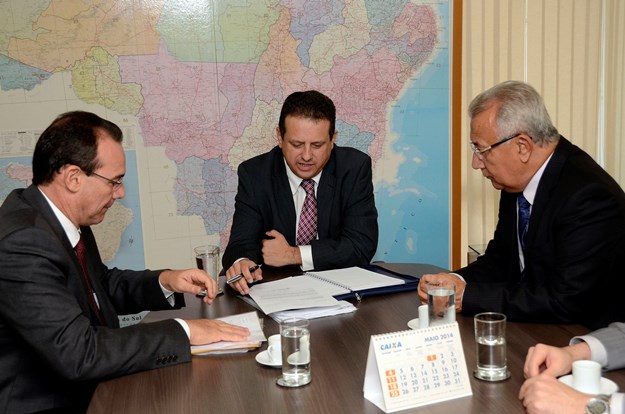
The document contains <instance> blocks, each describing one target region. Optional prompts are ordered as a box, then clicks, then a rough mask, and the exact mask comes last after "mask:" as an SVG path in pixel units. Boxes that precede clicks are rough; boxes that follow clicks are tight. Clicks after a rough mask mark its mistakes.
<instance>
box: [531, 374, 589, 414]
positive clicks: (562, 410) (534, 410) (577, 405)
mask: <svg viewBox="0 0 625 414" xmlns="http://www.w3.org/2000/svg"><path fill="white" fill-rule="evenodd" d="M590 398H591V395H588V394H583V393H581V392H578V391H575V390H574V389H573V388H571V387H569V386H568V385H565V384H563V383H562V382H560V381H558V380H557V379H556V378H554V377H552V376H550V375H547V374H545V373H543V374H540V375H538V376H535V377H532V378H530V379H527V380H526V381H525V382H524V383H523V385H522V386H521V390H520V391H519V399H520V400H521V402H522V403H523V406H524V407H525V410H526V411H527V412H528V413H529V414H578V413H583V412H584V408H585V407H586V403H587V402H588V400H589V399H590Z"/></svg>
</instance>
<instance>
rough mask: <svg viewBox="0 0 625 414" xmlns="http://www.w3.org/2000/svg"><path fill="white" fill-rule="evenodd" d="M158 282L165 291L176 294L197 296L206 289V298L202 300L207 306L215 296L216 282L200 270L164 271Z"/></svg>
mask: <svg viewBox="0 0 625 414" xmlns="http://www.w3.org/2000/svg"><path fill="white" fill-rule="evenodd" d="M158 280H159V282H160V283H161V285H163V287H164V288H165V289H167V290H170V291H172V292H177V293H193V294H194V295H197V294H199V293H200V292H201V291H202V290H203V289H206V296H205V297H204V298H203V299H202V300H203V301H204V302H205V303H208V304H209V305H210V304H211V303H213V299H215V296H217V282H215V281H214V280H213V279H212V278H211V277H210V276H208V273H206V272H205V271H203V270H200V269H185V270H164V271H163V272H162V273H161V274H160V275H159V277H158Z"/></svg>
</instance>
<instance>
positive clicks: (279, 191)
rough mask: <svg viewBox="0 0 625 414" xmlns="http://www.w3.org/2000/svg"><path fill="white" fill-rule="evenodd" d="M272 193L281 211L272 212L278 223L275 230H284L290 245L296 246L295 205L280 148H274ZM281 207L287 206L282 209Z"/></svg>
mask: <svg viewBox="0 0 625 414" xmlns="http://www.w3.org/2000/svg"><path fill="white" fill-rule="evenodd" d="M271 187H272V191H273V193H274V194H275V197H276V208H278V209H279V211H274V212H272V216H273V217H274V220H275V221H276V223H275V225H274V228H275V229H280V228H282V229H284V233H283V236H284V237H285V238H286V240H287V241H288V242H289V244H290V245H292V246H294V245H295V218H296V215H295V203H294V202H293V194H292V193H291V186H290V185H289V179H288V178H287V175H286V166H285V165H284V157H283V155H282V151H281V150H280V148H279V147H276V148H274V153H273V174H272V180H271ZM280 206H287V207H286V208H284V209H282V208H281V207H280Z"/></svg>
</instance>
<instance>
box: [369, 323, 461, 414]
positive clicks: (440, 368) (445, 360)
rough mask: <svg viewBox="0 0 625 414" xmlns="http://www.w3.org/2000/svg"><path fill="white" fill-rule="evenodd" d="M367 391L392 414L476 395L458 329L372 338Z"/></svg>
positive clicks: (449, 326)
mask: <svg viewBox="0 0 625 414" xmlns="http://www.w3.org/2000/svg"><path fill="white" fill-rule="evenodd" d="M363 391H364V395H365V398H366V399H368V400H369V401H371V402H372V403H374V404H375V405H377V406H378V407H380V408H381V409H382V410H384V412H386V413H392V412H395V411H399V410H404V409H407V408H412V407H419V406H422V405H427V404H433V403H436V402H441V401H447V400H451V399H454V398H460V397H465V396H470V395H472V392H471V384H470V382H469V375H468V373H467V364H466V362H465V359H464V351H463V349H462V341H461V338H460V331H459V330H458V324H457V323H456V322H453V323H450V324H445V325H438V326H433V327H429V328H424V329H416V330H409V331H401V332H393V333H389V334H382V335H372V336H371V341H370V342H369V355H368V357H367V370H366V372H365V383H364V386H363Z"/></svg>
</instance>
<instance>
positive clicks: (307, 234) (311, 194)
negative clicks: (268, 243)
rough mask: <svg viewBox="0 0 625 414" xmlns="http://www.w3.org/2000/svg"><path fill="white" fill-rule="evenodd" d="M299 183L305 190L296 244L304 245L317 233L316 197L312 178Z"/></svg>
mask: <svg viewBox="0 0 625 414" xmlns="http://www.w3.org/2000/svg"><path fill="white" fill-rule="evenodd" d="M300 185H301V186H302V188H303V189H304V191H306V199H305V200H304V205H303V206H302V214H301V215H300V217H299V227H298V229H297V240H296V243H297V245H298V246H305V245H308V244H310V241H311V240H313V239H314V238H315V236H316V235H317V199H316V198H315V182H314V181H313V180H310V179H308V180H302V183H301V184H300Z"/></svg>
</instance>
